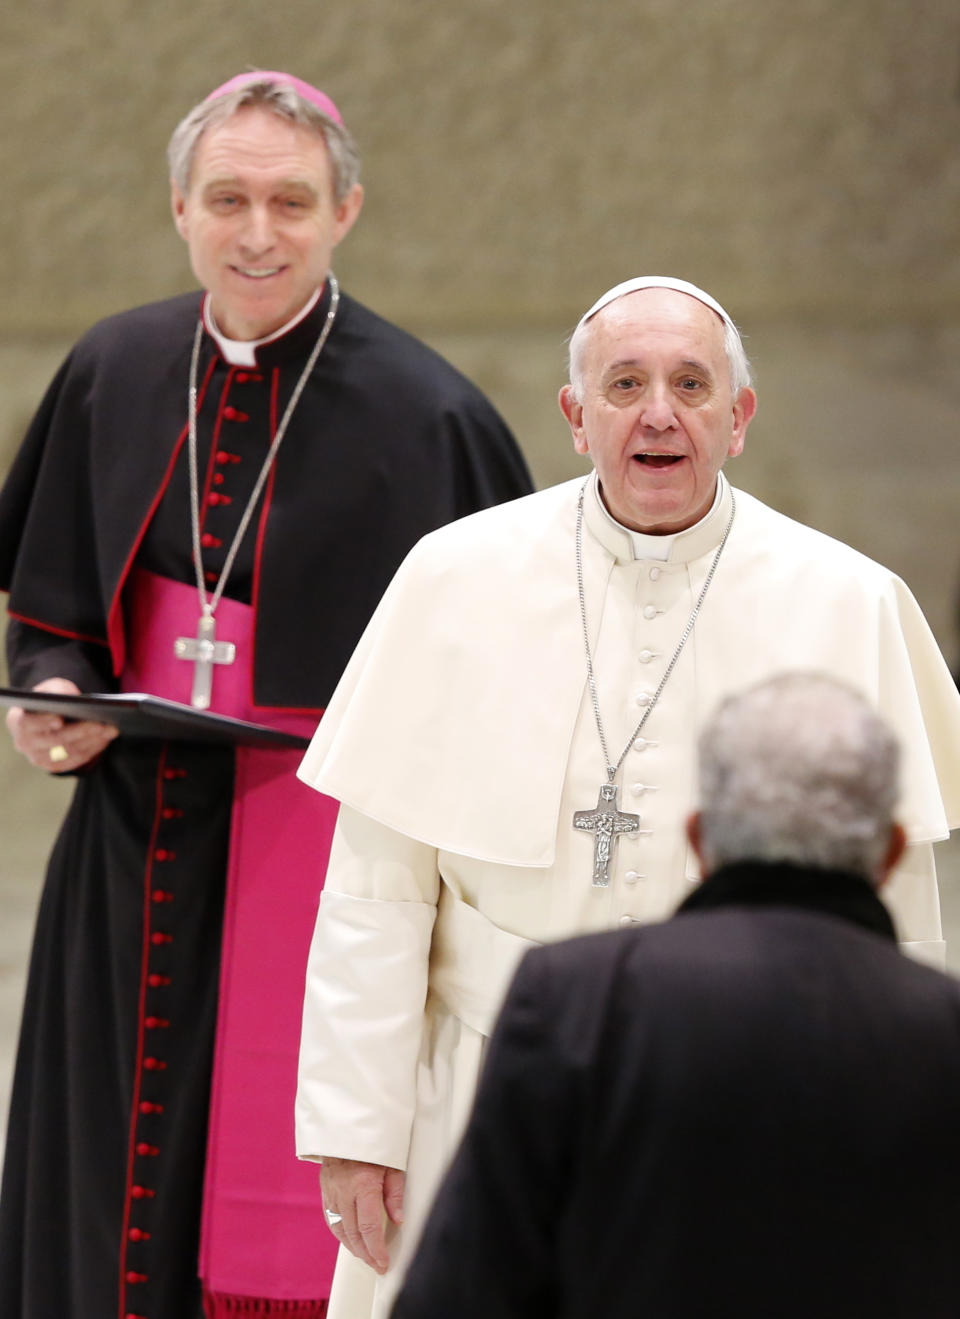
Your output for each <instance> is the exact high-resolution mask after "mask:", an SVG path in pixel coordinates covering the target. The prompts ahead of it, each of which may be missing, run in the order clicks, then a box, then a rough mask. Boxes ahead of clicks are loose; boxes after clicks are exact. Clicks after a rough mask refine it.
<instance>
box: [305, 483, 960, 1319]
mask: <svg viewBox="0 0 960 1319" xmlns="http://www.w3.org/2000/svg"><path fill="white" fill-rule="evenodd" d="M582 484H583V481H582V479H578V480H576V481H573V482H568V483H566V484H564V485H561V486H556V487H554V488H553V489H550V490H547V491H544V492H542V493H540V494H536V495H532V496H529V497H527V498H525V499H519V500H516V501H515V502H513V503H510V504H505V505H502V506H500V507H499V508H495V509H490V510H489V511H486V512H483V513H478V514H475V515H474V516H472V517H468V518H465V519H463V520H462V521H460V522H457V523H454V524H452V525H451V526H448V527H444V528H443V529H442V530H440V531H437V532H435V533H433V534H432V535H430V536H427V537H426V538H425V539H424V540H422V541H421V542H420V544H419V545H418V546H417V547H416V548H415V549H414V550H413V551H412V552H411V554H410V555H409V556H408V558H407V560H406V562H405V564H404V565H403V566H402V567H401V569H400V571H399V572H398V574H397V576H396V578H395V580H394V582H393V584H392V585H391V587H390V589H389V590H388V592H387V594H386V595H385V597H384V599H383V601H382V602H381V605H380V607H379V609H378V610H377V613H376V614H375V615H374V617H373V619H372V621H371V623H370V625H369V627H368V629H367V631H366V633H365V635H364V637H363V639H362V640H361V642H360V645H359V646H358V648H357V651H356V653H355V655H354V657H353V659H352V661H351V663H350V665H349V666H348V668H347V670H346V673H345V674H344V677H343V680H342V681H341V683H340V686H339V688H338V690H337V692H336V694H335V696H334V698H333V700H332V702H331V704H330V707H329V709H328V711H327V713H326V715H325V716H324V719H323V722H322V723H321V725H320V728H319V730H318V732H317V734H316V736H315V738H314V741H313V743H312V745H311V747H310V749H309V751H308V752H307V755H306V757H305V759H304V761H303V765H302V767H301V769H300V776H301V778H303V779H304V780H305V781H306V782H307V783H309V784H311V785H312V786H313V787H315V788H317V789H319V790H321V791H323V792H325V793H329V794H330V795H331V796H333V797H336V798H338V799H339V800H340V801H341V802H342V803H343V808H342V810H341V815H340V821H339V824H338V827H337V833H336V836H335V839H334V843H333V851H332V855H331V859H330V866H329V870H328V873H327V881H326V887H325V890H324V893H323V897H322V900H321V905H320V914H319V918H318V921H317V927H316V932H315V935H314V941H313V947H312V952H311V957H310V963H309V967H308V971H307V985H306V1001H305V1009H304V1026H303V1043H302V1049H301V1063H300V1088H299V1094H298V1100H297V1152H298V1154H299V1156H300V1157H301V1158H308V1159H317V1158H319V1157H321V1156H322V1155H329V1156H331V1157H333V1156H340V1157H344V1158H351V1159H361V1160H368V1161H370V1162H373V1163H379V1164H386V1165H389V1166H392V1167H396V1168H405V1169H406V1170H407V1195H406V1203H405V1223H404V1226H403V1228H402V1229H401V1231H399V1232H396V1233H394V1234H393V1235H392V1237H391V1238H390V1240H391V1259H392V1264H391V1269H390V1271H389V1273H388V1274H387V1275H386V1277H384V1278H381V1279H377V1278H376V1277H375V1275H374V1274H373V1272H372V1271H371V1270H369V1269H367V1268H366V1267H365V1266H364V1265H361V1264H359V1263H358V1262H357V1261H356V1260H355V1259H354V1258H353V1257H352V1256H349V1255H347V1254H346V1252H345V1251H341V1252H340V1263H339V1265H338V1273H337V1278H336V1280H335V1283H334V1292H333V1296H332V1298H331V1309H330V1319H365V1317H366V1316H367V1315H371V1316H373V1319H386V1316H387V1315H388V1314H389V1309H390V1305H391V1303H392V1300H393V1297H394V1295H395V1292H396V1289H397V1286H398V1285H399V1281H400V1277H401V1276H402V1271H403V1268H404V1267H405V1263H406V1260H407V1259H408V1258H409V1254H410V1252H411V1250H412V1249H413V1247H414V1246H415V1244H416V1238H417V1236H418V1234H419V1230H420V1227H421V1225H422V1221H423V1217H424V1214H425V1212H426V1209H427V1208H428V1206H429V1201H430V1198H431V1195H432V1192H433V1190H434V1188H435V1185H436V1182H437V1179H438V1178H439V1176H440V1175H441V1173H442V1171H443V1168H444V1166H445V1163H446V1161H447V1159H448V1158H449V1156H450V1154H451V1153H452V1149H453V1147H454V1146H455V1143H456V1141H457V1140H458V1138H459V1135H460V1133H461V1129H462V1126H463V1124H464V1123H465V1121H466V1118H467V1116H468V1114H469V1110H470V1105H471V1101H472V1098H473V1092H474V1086H475V1083H476V1078H477V1072H478V1069H479V1066H480V1062H481V1057H482V1053H483V1048H484V1041H485V1039H486V1037H487V1035H488V1033H489V1031H490V1028H491V1025H492V1022H493V1019H494V1017H495V1015H496V1011H497V1008H498V1006H499V1003H500V1001H501V998H502V996H503V993H504V992H505V989H506V986H507V984H508V982H509V979H510V977H511V975H512V972H513V970H514V968H515V966H516V963H517V961H518V959H519V957H520V956H521V954H522V953H523V951H524V950H525V949H526V948H527V947H529V945H530V943H531V942H534V943H535V942H541V941H545V940H550V939H559V938H563V937H565V936H567V935H572V934H576V933H580V932H584V931H590V930H600V929H606V928H609V927H610V926H615V925H618V924H620V925H629V924H632V923H633V922H642V921H651V920H659V919H662V918H664V917H666V916H667V915H668V914H669V913H670V912H671V911H672V910H673V909H674V908H675V907H676V906H677V904H678V903H679V902H680V901H682V899H683V898H684V897H685V896H686V895H687V893H688V892H689V891H690V888H691V886H692V885H693V884H694V883H695V882H696V880H697V878H698V871H697V866H696V861H695V858H694V856H693V854H692V852H691V850H690V848H689V846H688V844H687V842H686V840H685V837H684V832H683V827H682V826H683V821H684V818H685V816H686V815H687V813H688V812H689V811H690V810H691V809H692V806H693V802H694V793H695V781H694V773H695V761H694V750H695V743H696V738H697V735H698V733H699V731H700V729H701V727H702V726H703V723H704V721H705V720H706V718H707V717H708V716H709V715H710V714H711V712H712V710H713V708H714V707H715V705H716V704H717V702H718V701H719V700H720V699H721V698H722V697H723V696H725V695H727V694H728V693H730V692H733V691H737V690H740V689H742V688H744V687H746V686H748V685H750V684H751V683H754V682H756V681H759V680H761V679H763V678H765V677H767V676H769V675H771V674H773V673H775V672H779V671H782V670H785V669H817V670H820V671H824V672H827V673H830V674H833V675H835V676H836V677H839V678H842V679H846V680H847V681H848V682H850V683H851V684H853V685H854V686H856V687H858V688H859V689H861V690H862V691H863V692H864V693H865V694H866V695H867V696H868V697H869V698H870V699H871V700H872V701H873V702H874V703H875V704H876V705H877V706H878V707H879V708H880V710H881V711H882V712H883V714H884V715H885V716H886V717H887V719H888V720H889V721H890V722H891V724H892V725H893V727H894V728H895V729H896V731H897V733H898V734H899V736H900V738H901V739H902V742H903V746H904V753H905V756H904V765H903V782H904V785H905V791H904V796H903V800H902V802H901V805H900V818H901V819H902V821H903V823H904V825H905V826H906V828H907V831H908V835H909V838H910V843H911V846H910V847H909V848H908V850H907V855H906V858H905V860H904V862H903V863H902V864H901V866H900V868H899V870H898V873H897V875H896V876H895V877H894V879H893V880H892V881H891V883H890V885H889V887H888V888H887V889H886V890H885V896H886V897H887V899H888V902H889V905H890V907H891V909H892V911H893V914H894V918H895V921H896V923H897V926H898V929H899V932H900V936H901V938H902V939H903V940H904V941H907V942H909V943H910V944H911V945H912V951H914V952H915V953H916V954H917V955H918V956H921V957H924V958H927V959H929V960H932V961H934V962H936V961H937V960H942V956H943V944H942V941H941V931H940V916H939V904H938V898H937V889H936V878H935V874H934V869H933V858H932V849H931V846H930V844H931V841H933V840H936V839H940V838H943V837H945V836H946V835H947V833H948V832H949V829H950V827H952V826H955V825H957V824H958V823H960V697H958V694H957V691H956V688H955V686H954V684H953V681H952V679H951V676H950V674H949V672H948V670H947V667H946V665H945V663H944V661H943V658H942V657H941V655H940V652H939V651H938V649H937V646H936V643H935V641H934V639H933V636H932V634H931V633H930V630H929V628H928V627H927V624H926V622H925V620H924V618H923V616H922V614H921V613H920V610H919V608H918V606H917V604H916V602H915V601H914V599H913V597H912V596H911V594H910V592H909V591H908V590H907V588H906V587H905V586H904V585H903V583H902V582H901V581H899V579H897V578H896V577H894V576H893V574H891V573H890V572H888V571H887V570H886V569H885V568H883V567H881V566H880V565H878V564H876V563H874V562H872V561H871V560H869V559H867V558H865V557H864V556H863V555H861V554H858V553H857V552H856V551H855V550H852V549H850V548H849V547H848V546H846V545H843V544H841V543H840V542H838V541H835V540H831V539H830V538H829V537H827V536H824V535H822V534H820V533H819V532H816V531H813V530H811V529H810V528H808V527H804V526H801V525H800V524H799V523H796V522H792V521H791V520H790V519H788V518H785V517H783V516H782V515H780V514H778V513H775V512H774V511H773V510H771V509H769V508H767V507H766V506H765V505H763V504H761V503H760V502H759V501H758V500H756V499H753V498H752V497H751V496H749V495H747V494H744V493H742V492H739V491H738V492H736V495H735V497H736V515H735V518H734V522H733V528H732V531H731V533H730V537H729V540H728V542H727V545H726V548H725V549H724V552H723V555H722V557H721V559H720V563H719V566H718V568H717V571H716V575H715V578H714V580H713V582H712V585H711V586H710V589H709V591H708V593H707V596H706V599H705V601H704V604H703V608H702V610H701V612H700V615H699V617H698V619H697V621H696V625H695V627H694V630H693V632H692V634H691V635H690V638H689V640H688V641H687V643H686V646H685V647H684V649H683V651H682V653H681V655H680V658H679V660H678V661H677V664H676V666H675V668H674V670H673V672H672V673H671V675H670V677H669V680H668V682H667V684H666V686H665V688H664V690H663V694H662V696H661V697H660V699H659V701H658V702H657V704H656V706H655V707H654V709H653V710H652V712H651V713H650V716H649V719H648V721H647V724H646V725H645V727H644V728H643V730H642V732H641V734H640V736H639V738H638V739H637V740H636V741H635V742H634V743H633V745H632V747H631V749H630V751H629V752H628V753H627V756H626V758H625V760H624V763H623V767H622V769H621V771H620V774H619V775H618V783H619V785H620V809H621V810H623V811H631V812H638V813H639V814H640V817H641V819H640V831H639V832H638V833H636V834H632V835H625V836H623V837H622V838H621V839H620V840H619V842H618V843H617V845H616V848H615V851H614V857H613V862H612V865H611V876H612V879H611V883H610V885H609V887H608V888H595V887H593V886H592V885H591V874H592V869H593V848H594V838H593V835H592V834H590V833H584V832H580V831H578V830H575V829H574V828H573V824H572V820H573V814H574V812H575V811H578V810H590V809H592V808H593V807H595V805H596V803H597V797H598V791H599V788H600V785H601V783H603V782H604V781H605V779H606V775H605V767H604V759H603V755H602V752H601V749H600V743H599V739H598V736H597V729H596V724H595V721H594V715H593V710H592V706H591V702H590V696H589V692H588V690H587V686H586V662H585V657H584V643H583V635H582V628H581V622H580V610H579V603H578V596H577V582H576V568H575V557H574V530H575V524H576V507H577V497H578V494H579V491H580V488H581V486H582ZM732 498H733V492H732V491H731V489H730V487H729V485H728V484H727V483H726V481H725V480H724V479H723V478H722V477H721V488H720V493H719V496H718V498H717V500H716V501H715V504H714V507H713V509H712V510H711V512H710V513H709V514H708V515H707V516H706V517H705V518H704V519H703V520H702V521H701V522H699V523H698V524H697V525H696V526H694V527H691V528H690V529H688V530H687V531H685V532H681V533H680V534H678V535H676V536H675V537H673V538H672V539H671V540H670V542H669V551H668V557H667V558H666V559H665V560H654V559H651V558H644V557H640V558H638V557H635V555H636V547H637V542H638V541H639V546H640V550H641V552H642V550H643V545H644V543H645V542H649V539H650V538H643V537H641V538H636V537H632V536H631V534H630V533H628V532H626V531H624V530H623V529H622V528H621V527H619V526H618V525H617V524H615V523H614V522H613V521H612V520H611V519H610V518H609V517H608V515H607V514H606V512H605V511H604V509H603V507H602V505H601V503H600V500H599V494H598V492H597V487H596V479H595V477H591V478H590V479H589V482H588V486H587V490H586V498H585V503H584V535H583V559H584V586H585V597H586V605H587V617H588V622H589V630H590V637H591V645H592V647H593V654H594V663H595V668H596V674H597V682H598V688H599V693H600V704H601V713H602V717H603V722H604V726H605V729H606V732H607V739H608V743H609V747H610V752H611V755H612V756H613V757H614V758H616V757H617V756H618V755H619V753H620V750H621V749H622V748H623V746H624V745H625V744H626V742H627V739H628V738H629V737H630V734H631V731H632V730H633V728H634V727H635V726H636V724H637V722H638V721H639V719H640V717H641V716H642V714H643V712H644V710H645V708H646V706H647V704H648V703H649V701H650V699H651V697H652V695H653V693H654V692H655V691H656V689H657V686H658V684H659V682H660V680H661V678H662V676H663V674H664V672H665V670H666V667H667V665H668V664H669V662H670V658H671V656H672V655H673V653H674V650H675V649H676V646H677V642H678V641H679V639H680V636H681V634H682V632H683V629H684V626H685V624H686V622H687V619H688V618H689V616H690V613H691V611H692V609H693V606H694V604H695V602H696V600H697V597H698V595H699V593H700V590H701V588H702V586H703V583H704V581H705V578H706V575H707V573H708V571H709V569H710V565H711V563H712V562H713V558H714V555H715V553H716V550H717V547H718V545H719V544H720V541H721V539H722V537H723V533H724V530H725V528H726V526H727V523H728V520H729V515H730V510H731V499H732ZM658 540H660V538H658ZM661 544H666V542H665V541H662V540H661Z"/></svg>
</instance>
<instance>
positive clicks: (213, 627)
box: [173, 614, 237, 710]
mask: <svg viewBox="0 0 960 1319" xmlns="http://www.w3.org/2000/svg"><path fill="white" fill-rule="evenodd" d="M173 653H174V655H176V657H177V659H182V660H193V662H194V665H195V667H194V670H193V691H192V693H191V695H190V704H191V705H192V706H193V707H194V709H196V710H208V709H209V708H210V698H211V696H212V694H213V666H214V664H232V663H233V661H234V660H235V659H236V657H237V648H236V646H235V645H234V644H233V642H232V641H218V640H217V624H216V621H215V619H214V617H213V615H212V614H204V615H202V616H201V618H200V620H199V621H198V623H197V635H196V636H195V637H177V639H176V641H175V642H174V643H173Z"/></svg>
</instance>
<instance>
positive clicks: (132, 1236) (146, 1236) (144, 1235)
mask: <svg viewBox="0 0 960 1319" xmlns="http://www.w3.org/2000/svg"><path fill="white" fill-rule="evenodd" d="M127 1237H128V1239H129V1240H130V1241H149V1240H150V1233H149V1232H143V1231H141V1230H140V1228H139V1227H132V1228H131V1229H130V1231H129V1232H128V1233H127Z"/></svg>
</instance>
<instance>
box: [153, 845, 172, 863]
mask: <svg viewBox="0 0 960 1319" xmlns="http://www.w3.org/2000/svg"><path fill="white" fill-rule="evenodd" d="M153 856H154V860H156V861H176V859H177V854H176V852H171V851H170V849H169V847H158V848H157V850H156V851H155V852H154V854H153Z"/></svg>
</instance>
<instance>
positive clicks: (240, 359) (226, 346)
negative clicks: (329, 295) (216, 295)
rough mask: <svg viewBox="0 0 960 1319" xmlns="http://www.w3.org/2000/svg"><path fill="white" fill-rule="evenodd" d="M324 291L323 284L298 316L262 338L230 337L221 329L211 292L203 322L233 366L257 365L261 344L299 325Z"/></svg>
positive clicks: (204, 301) (204, 307) (205, 305)
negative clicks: (214, 311) (215, 315)
mask: <svg viewBox="0 0 960 1319" xmlns="http://www.w3.org/2000/svg"><path fill="white" fill-rule="evenodd" d="M322 292H323V285H322V284H321V285H320V287H319V288H318V289H317V291H316V292H315V293H314V295H313V297H311V298H308V299H307V301H306V302H305V303H304V304H303V306H302V307H301V308H300V310H299V311H298V312H297V314H296V316H294V317H292V318H291V319H290V320H289V321H287V323H286V325H281V326H280V329H279V330H274V332H273V334H268V335H265V336H264V338H262V339H228V338H227V336H226V335H225V334H224V333H223V332H222V331H221V330H220V328H219V327H218V325H217V323H216V321H215V320H214V318H213V308H212V306H211V305H210V294H209V293H207V294H205V295H204V299H203V324H204V328H205V329H206V331H207V333H208V334H209V335H210V336H211V338H212V339H214V340H215V342H216V345H217V347H218V348H219V349H220V353H221V356H222V357H223V358H224V359H225V360H226V361H227V362H229V363H230V365H231V366H256V365H257V349H258V348H259V347H260V345H261V344H265V343H273V341H274V339H280V338H282V337H283V335H285V334H287V333H289V331H290V330H292V329H293V327H294V326H295V325H299V324H300V322H301V321H302V320H304V319H305V318H306V317H307V316H309V315H310V313H311V312H312V311H313V309H314V307H315V306H316V305H317V302H318V301H319V299H320V294H321V293H322Z"/></svg>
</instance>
